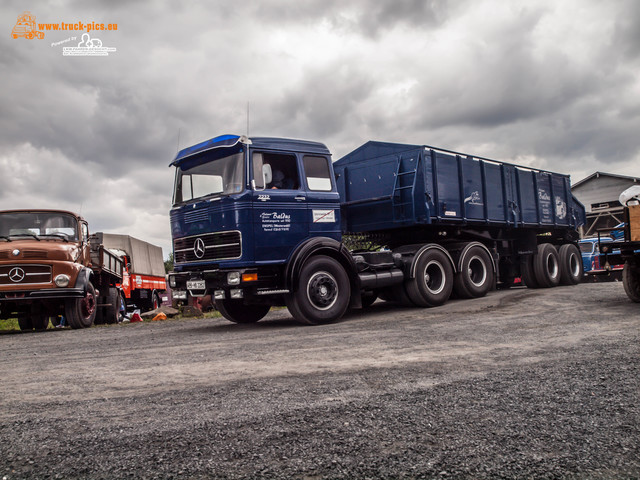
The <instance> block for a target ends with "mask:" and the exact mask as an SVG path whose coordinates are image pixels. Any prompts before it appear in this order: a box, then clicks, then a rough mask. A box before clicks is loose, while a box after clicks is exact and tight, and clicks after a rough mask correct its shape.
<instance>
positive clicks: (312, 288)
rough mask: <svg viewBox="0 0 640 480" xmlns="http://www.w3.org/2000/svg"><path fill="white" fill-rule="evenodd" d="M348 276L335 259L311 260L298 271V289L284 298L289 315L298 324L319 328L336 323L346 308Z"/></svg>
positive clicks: (348, 293) (348, 286) (347, 304)
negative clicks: (318, 326) (322, 325)
mask: <svg viewBox="0 0 640 480" xmlns="http://www.w3.org/2000/svg"><path fill="white" fill-rule="evenodd" d="M350 297H351V285H350V284H349V277H348V276H347V272H345V270H344V268H343V267H342V265H340V263H339V262H338V261H337V260H334V259H333V258H331V257H327V256H324V255H318V256H316V257H312V258H311V259H310V260H308V261H307V263H305V264H304V266H303V267H302V270H301V271H300V279H299V287H298V290H296V291H295V292H293V293H289V294H287V295H286V297H285V302H286V304H287V308H288V309H289V312H291V315H293V317H294V318H295V319H296V320H297V321H298V322H300V323H307V324H310V325H320V324H324V323H330V322H334V321H336V320H338V319H339V318H340V317H342V315H344V313H345V312H346V311H347V308H348V307H349V300H350Z"/></svg>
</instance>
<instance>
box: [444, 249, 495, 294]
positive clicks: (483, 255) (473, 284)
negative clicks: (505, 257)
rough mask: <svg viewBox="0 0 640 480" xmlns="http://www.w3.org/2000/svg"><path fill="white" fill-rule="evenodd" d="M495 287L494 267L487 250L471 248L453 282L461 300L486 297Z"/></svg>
mask: <svg viewBox="0 0 640 480" xmlns="http://www.w3.org/2000/svg"><path fill="white" fill-rule="evenodd" d="M492 285H493V265H492V264H491V257H490V256H489V254H488V253H487V251H486V250H484V249H483V248H481V247H479V246H473V247H471V248H470V249H469V250H468V251H467V253H466V255H465V257H464V259H463V260H462V265H461V266H460V271H459V272H458V273H457V274H456V276H455V278H454V281H453V288H454V289H455V291H456V293H457V294H458V296H459V297H460V298H478V297H484V296H485V295H486V294H487V293H488V292H489V290H491V287H492Z"/></svg>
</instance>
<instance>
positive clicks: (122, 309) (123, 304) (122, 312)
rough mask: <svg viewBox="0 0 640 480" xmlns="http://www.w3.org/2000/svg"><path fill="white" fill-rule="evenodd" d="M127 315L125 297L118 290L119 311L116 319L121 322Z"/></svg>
mask: <svg viewBox="0 0 640 480" xmlns="http://www.w3.org/2000/svg"><path fill="white" fill-rule="evenodd" d="M126 315H127V297H125V295H124V292H122V291H121V292H120V311H119V312H118V321H119V322H122V321H123V320H124V317H126Z"/></svg>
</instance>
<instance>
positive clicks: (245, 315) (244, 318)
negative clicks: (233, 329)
mask: <svg viewBox="0 0 640 480" xmlns="http://www.w3.org/2000/svg"><path fill="white" fill-rule="evenodd" d="M270 308H271V307H270V306H269V305H245V304H244V303H242V300H230V299H226V300H216V309H217V310H218V311H219V312H220V313H221V314H222V316H223V317H224V318H226V319H227V320H230V321H232V322H234V323H255V322H257V321H258V320H261V319H262V318H264V316H265V315H266V314H267V313H269V309H270Z"/></svg>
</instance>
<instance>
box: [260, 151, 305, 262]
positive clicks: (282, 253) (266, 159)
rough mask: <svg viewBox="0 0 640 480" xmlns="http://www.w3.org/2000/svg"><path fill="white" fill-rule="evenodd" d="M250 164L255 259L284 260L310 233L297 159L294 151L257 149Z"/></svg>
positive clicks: (265, 260)
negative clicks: (262, 150) (263, 150)
mask: <svg viewBox="0 0 640 480" xmlns="http://www.w3.org/2000/svg"><path fill="white" fill-rule="evenodd" d="M251 164H252V167H251V170H252V178H251V185H252V209H253V230H254V239H255V242H254V245H255V247H254V254H255V260H256V262H257V263H260V262H262V263H278V262H283V261H285V260H286V259H287V258H288V257H289V254H290V253H291V252H292V251H293V249H294V248H295V247H296V246H297V245H298V244H299V243H300V242H302V241H303V240H304V239H306V238H307V237H308V236H309V222H308V217H307V194H306V192H305V190H304V188H303V187H302V182H301V181H300V179H301V177H300V172H299V167H298V160H297V157H296V155H294V154H293V153H280V152H278V153H275V152H267V151H265V152H261V151H254V152H252V156H251Z"/></svg>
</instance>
